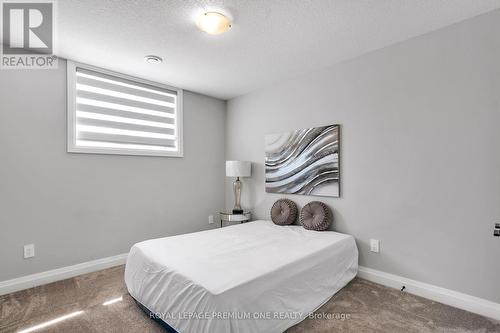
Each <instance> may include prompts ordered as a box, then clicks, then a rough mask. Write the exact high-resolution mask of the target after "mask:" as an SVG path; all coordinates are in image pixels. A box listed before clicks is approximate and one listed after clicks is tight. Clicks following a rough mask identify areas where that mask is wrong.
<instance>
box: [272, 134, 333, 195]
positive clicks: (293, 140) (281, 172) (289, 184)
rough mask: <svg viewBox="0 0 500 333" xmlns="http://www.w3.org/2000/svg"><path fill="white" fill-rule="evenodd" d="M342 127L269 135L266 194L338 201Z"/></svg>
mask: <svg viewBox="0 0 500 333" xmlns="http://www.w3.org/2000/svg"><path fill="white" fill-rule="evenodd" d="M339 127H340V126H339V125H329V126H323V127H313V128H307V129H300V130H296V131H291V132H287V133H282V134H269V135H266V147H265V152H266V192H269V193H289V194H306V195H319V196H328V197H339V196H340V170H339V162H340V160H339V146H340V142H339V139H340V133H339V131H340V128H339Z"/></svg>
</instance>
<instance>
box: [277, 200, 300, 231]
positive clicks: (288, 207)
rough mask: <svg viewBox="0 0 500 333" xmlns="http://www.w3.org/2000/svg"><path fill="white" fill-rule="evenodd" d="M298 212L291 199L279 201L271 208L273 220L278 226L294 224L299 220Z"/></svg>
mask: <svg viewBox="0 0 500 333" xmlns="http://www.w3.org/2000/svg"><path fill="white" fill-rule="evenodd" d="M298 212H299V210H298V209H297V205H296V204H295V202H293V201H292V200H289V199H279V200H278V201H276V202H275V203H274V205H273V207H272V208H271V220H272V221H273V222H274V224H277V225H288V224H292V223H294V222H295V221H296V220H297V215H298Z"/></svg>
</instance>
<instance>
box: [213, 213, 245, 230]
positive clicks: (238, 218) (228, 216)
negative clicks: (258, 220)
mask: <svg viewBox="0 0 500 333" xmlns="http://www.w3.org/2000/svg"><path fill="white" fill-rule="evenodd" d="M219 214H220V227H221V228H222V227H227V226H229V225H233V224H238V223H245V222H249V221H250V219H251V218H252V214H251V213H250V212H243V214H233V213H232V212H220V213H219Z"/></svg>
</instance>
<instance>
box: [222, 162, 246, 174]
mask: <svg viewBox="0 0 500 333" xmlns="http://www.w3.org/2000/svg"><path fill="white" fill-rule="evenodd" d="M251 174H252V162H248V161H226V177H250V175H251Z"/></svg>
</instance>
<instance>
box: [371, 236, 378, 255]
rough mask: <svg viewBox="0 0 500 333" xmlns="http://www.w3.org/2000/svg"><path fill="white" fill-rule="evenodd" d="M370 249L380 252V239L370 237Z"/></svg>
mask: <svg viewBox="0 0 500 333" xmlns="http://www.w3.org/2000/svg"><path fill="white" fill-rule="evenodd" d="M370 251H372V252H375V253H379V252H380V241H379V240H378V239H370Z"/></svg>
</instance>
